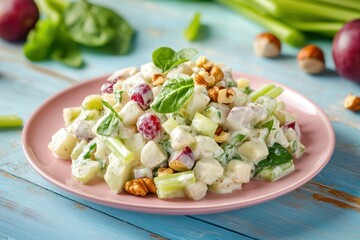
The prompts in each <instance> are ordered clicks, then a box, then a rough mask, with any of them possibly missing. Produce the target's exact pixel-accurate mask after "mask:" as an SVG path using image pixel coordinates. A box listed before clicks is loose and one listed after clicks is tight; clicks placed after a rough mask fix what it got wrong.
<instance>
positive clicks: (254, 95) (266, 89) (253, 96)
mask: <svg viewBox="0 0 360 240" xmlns="http://www.w3.org/2000/svg"><path fill="white" fill-rule="evenodd" d="M274 88H275V85H274V84H267V85H265V86H263V87H262V88H260V89H258V90H256V91H254V92H252V93H251V94H250V95H249V97H250V99H251V101H255V100H256V99H258V98H259V97H261V96H264V95H265V94H267V93H268V92H270V91H271V90H273V89H274Z"/></svg>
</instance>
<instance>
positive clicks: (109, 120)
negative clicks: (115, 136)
mask: <svg viewBox="0 0 360 240" xmlns="http://www.w3.org/2000/svg"><path fill="white" fill-rule="evenodd" d="M119 123H120V120H119V119H118V118H117V117H116V115H115V114H114V113H112V112H111V113H110V114H109V115H108V116H107V117H106V118H104V120H103V121H102V122H101V123H100V125H99V127H98V128H97V129H96V133H97V134H99V135H102V136H110V135H111V134H112V133H113V132H114V131H115V130H116V129H117V128H118V126H119Z"/></svg>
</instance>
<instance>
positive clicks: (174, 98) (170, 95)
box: [151, 78, 194, 113]
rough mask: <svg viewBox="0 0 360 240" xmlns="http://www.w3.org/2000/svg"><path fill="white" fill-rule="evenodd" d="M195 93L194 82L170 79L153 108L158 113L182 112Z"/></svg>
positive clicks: (191, 80)
mask: <svg viewBox="0 0 360 240" xmlns="http://www.w3.org/2000/svg"><path fill="white" fill-rule="evenodd" d="M193 91H194V80H193V79H192V78H188V79H169V80H167V81H166V82H165V84H164V85H163V87H162V89H161V91H160V93H159V95H157V96H156V98H155V99H154V102H153V103H152V104H151V108H152V109H154V110H155V111H156V112H158V113H172V112H176V111H178V110H180V108H181V107H182V106H183V105H184V103H185V102H186V100H188V99H189V98H190V97H191V95H192V93H193Z"/></svg>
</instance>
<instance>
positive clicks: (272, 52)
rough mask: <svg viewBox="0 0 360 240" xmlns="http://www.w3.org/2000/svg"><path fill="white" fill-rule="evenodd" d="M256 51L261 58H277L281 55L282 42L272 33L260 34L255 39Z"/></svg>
mask: <svg viewBox="0 0 360 240" xmlns="http://www.w3.org/2000/svg"><path fill="white" fill-rule="evenodd" d="M254 50H255V54H256V55H258V56H260V57H270V58H272V57H277V56H279V54H280V50H281V42H280V40H279V39H278V38H277V37H276V36H275V35H273V34H271V33H260V34H258V35H257V36H256V37H255V42H254Z"/></svg>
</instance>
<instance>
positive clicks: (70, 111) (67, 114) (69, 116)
mask: <svg viewBox="0 0 360 240" xmlns="http://www.w3.org/2000/svg"><path fill="white" fill-rule="evenodd" d="M80 112H81V107H70V108H64V109H63V119H64V123H65V126H66V127H67V126H69V125H70V124H71V123H72V122H74V120H75V119H76V118H77V117H78V116H79V115H80Z"/></svg>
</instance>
